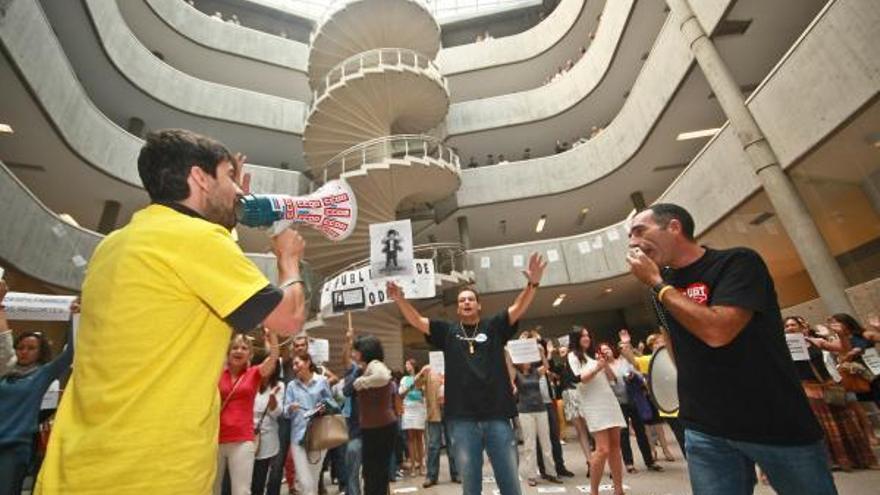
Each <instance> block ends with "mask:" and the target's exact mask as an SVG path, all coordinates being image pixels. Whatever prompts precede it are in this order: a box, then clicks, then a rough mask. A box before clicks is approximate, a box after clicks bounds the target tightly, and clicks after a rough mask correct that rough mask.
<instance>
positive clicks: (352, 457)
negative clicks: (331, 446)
mask: <svg viewBox="0 0 880 495" xmlns="http://www.w3.org/2000/svg"><path fill="white" fill-rule="evenodd" d="M345 473H346V475H347V477H346V479H345V495H361V437H354V438H352V439H351V440H349V441H348V443H347V444H346V445H345Z"/></svg>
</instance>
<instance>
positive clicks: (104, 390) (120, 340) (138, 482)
mask: <svg viewBox="0 0 880 495" xmlns="http://www.w3.org/2000/svg"><path fill="white" fill-rule="evenodd" d="M268 283H269V281H268V280H267V279H266V277H265V276H264V275H263V274H262V273H261V272H260V271H259V270H258V269H257V267H256V266H255V265H254V264H253V263H252V262H251V261H250V260H248V259H247V258H246V257H245V256H244V254H243V253H242V251H241V249H240V248H239V247H238V245H237V244H235V242H234V241H233V240H232V237H231V236H230V234H229V232H228V231H226V230H225V229H224V228H223V227H221V226H219V225H216V224H213V223H210V222H208V221H205V220H202V219H200V218H195V217H191V216H187V215H184V214H182V213H178V212H176V211H174V210H172V209H170V208H168V207H165V206H160V205H150V206H148V207H147V208H144V209H143V210H141V211H139V212H137V213H136V214H135V215H134V216H133V217H132V221H131V223H130V224H129V225H127V226H126V227H125V228H122V229H120V230H118V231H116V232H114V233H112V234H110V235H109V236H107V238H106V239H105V240H104V241H103V242H101V244H100V245H99V246H98V247H97V249H96V250H95V253H94V255H93V256H92V259H91V261H90V263H89V267H88V271H87V274H86V278H85V281H84V283H83V292H82V315H81V318H80V327H79V331H78V334H77V339H76V356H75V358H74V363H73V376H72V378H71V381H70V383H69V385H68V387H67V389H66V390H65V393H64V397H63V399H62V401H61V405H60V407H59V409H58V414H57V420H56V423H55V427H54V430H53V432H52V436H51V441H50V442H49V447H48V452H47V454H46V460H45V462H43V467H42V471H41V473H40V477H39V480H38V483H37V486H36V489H35V491H34V493H35V494H37V495H55V494H59V495H61V494H63V495H77V494H105V493H114V494H128V493H132V494H135V493H136V494H138V495H143V494H145V493H149V494H152V495H155V494H186V495H197V494H208V493H210V492H211V490H212V487H213V482H214V472H215V469H216V463H217V438H218V437H217V434H218V425H219V409H220V401H219V398H218V393H217V382H218V379H219V376H220V371H221V368H222V363H223V359H224V356H225V354H226V349H227V346H228V343H229V339H230V336H231V329H230V327H229V326H228V325H227V324H226V323H225V322H224V321H223V318H224V317H226V316H228V315H229V314H230V313H231V312H232V311H234V310H235V309H236V308H238V307H239V306H240V305H241V304H242V303H244V302H245V301H246V300H248V299H249V298H250V297H251V296H252V295H254V294H255V293H256V292H257V291H258V290H260V289H261V288H263V287H265V286H266V285H267V284H268Z"/></svg>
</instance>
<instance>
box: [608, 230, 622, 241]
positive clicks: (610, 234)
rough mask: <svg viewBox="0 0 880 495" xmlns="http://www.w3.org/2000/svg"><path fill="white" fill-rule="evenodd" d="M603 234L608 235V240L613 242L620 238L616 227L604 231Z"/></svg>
mask: <svg viewBox="0 0 880 495" xmlns="http://www.w3.org/2000/svg"><path fill="white" fill-rule="evenodd" d="M605 235H606V236H608V241H609V242H614V241H619V240H620V232H618V231H617V229H611V230H609V231H608V232H606V233H605Z"/></svg>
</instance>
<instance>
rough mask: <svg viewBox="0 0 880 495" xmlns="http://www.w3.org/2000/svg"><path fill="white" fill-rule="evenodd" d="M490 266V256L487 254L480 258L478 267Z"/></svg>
mask: <svg viewBox="0 0 880 495" xmlns="http://www.w3.org/2000/svg"><path fill="white" fill-rule="evenodd" d="M491 267H492V258H490V257H488V256H483V257H481V258H480V268H486V269H488V268H491Z"/></svg>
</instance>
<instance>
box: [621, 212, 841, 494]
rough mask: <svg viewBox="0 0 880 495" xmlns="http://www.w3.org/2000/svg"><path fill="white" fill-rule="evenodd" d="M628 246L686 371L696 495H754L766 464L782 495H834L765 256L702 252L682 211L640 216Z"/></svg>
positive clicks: (686, 420)
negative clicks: (757, 469) (759, 471)
mask: <svg viewBox="0 0 880 495" xmlns="http://www.w3.org/2000/svg"><path fill="white" fill-rule="evenodd" d="M629 237H630V241H629V246H630V252H629V254H628V255H627V261H628V262H629V264H630V268H631V271H632V273H633V275H635V276H636V278H638V279H639V281H641V282H642V283H644V284H645V285H647V286H648V287H650V288H651V290H652V292H653V297H654V300H655V303H656V309H657V314H658V316H659V318H660V320H661V324H662V325H663V326H664V327H666V329H667V331H668V333H669V334H668V336H669V338H668V339H666V340H667V343H668V345H670V347H671V350H672V352H673V355H674V357H675V360H676V364H677V365H678V393H679V401H680V411H679V418H680V420H681V422H682V423H683V424H684V426H685V428H686V431H685V449H686V450H687V458H688V470H689V472H690V478H691V486H692V488H693V491H694V493H695V494H698V495H699V494H712V495H716V494H722V495H723V494H728V493H729V494H734V493H735V494H742V493H750V492H751V491H752V489H753V487H754V484H755V481H756V480H755V468H754V465H755V464H756V463H757V464H758V465H759V466H760V467H761V469H762V470H763V471H764V472H765V473H766V474H767V477H768V479H769V480H770V484H771V485H772V486H773V488H774V489H775V490H776V491H777V492H778V493H780V494H782V495H786V494H797V495H805V494H836V493H837V491H836V489H835V487H834V481H833V479H832V478H831V473H830V471H829V465H828V459H827V455H826V451H825V445H824V442H823V441H822V432H821V429H820V427H819V424H818V423H817V421H816V419H815V417H813V414H812V412H811V410H810V408H809V405H808V403H807V400H806V397H805V396H804V392H803V389H802V388H801V386H800V382H799V380H798V378H797V374H796V372H795V368H794V364H793V363H792V360H791V356H790V354H789V351H788V347H787V346H786V343H785V336H784V332H783V325H782V316H781V314H780V312H779V304H778V302H777V299H776V289H775V288H774V285H773V280H772V279H771V278H770V273H769V272H768V270H767V266H766V265H765V264H764V261H763V260H762V259H761V257H760V256H759V255H758V254H757V253H756V252H754V251H752V250H751V249H748V248H734V249H727V250H715V249H710V248H706V247H702V246H700V245H699V244H697V243H696V241H695V240H694V221H693V219H692V218H691V216H690V214H689V213H688V212H687V211H686V210H684V209H683V208H681V207H680V206H677V205H673V204H656V205H653V206H651V207H649V208H648V209H646V210H644V211H642V212H641V213H639V214H638V215H636V216H635V217H634V218H633V220H632V225H631V227H630V234H629ZM660 267H663V271H661V268H660Z"/></svg>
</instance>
